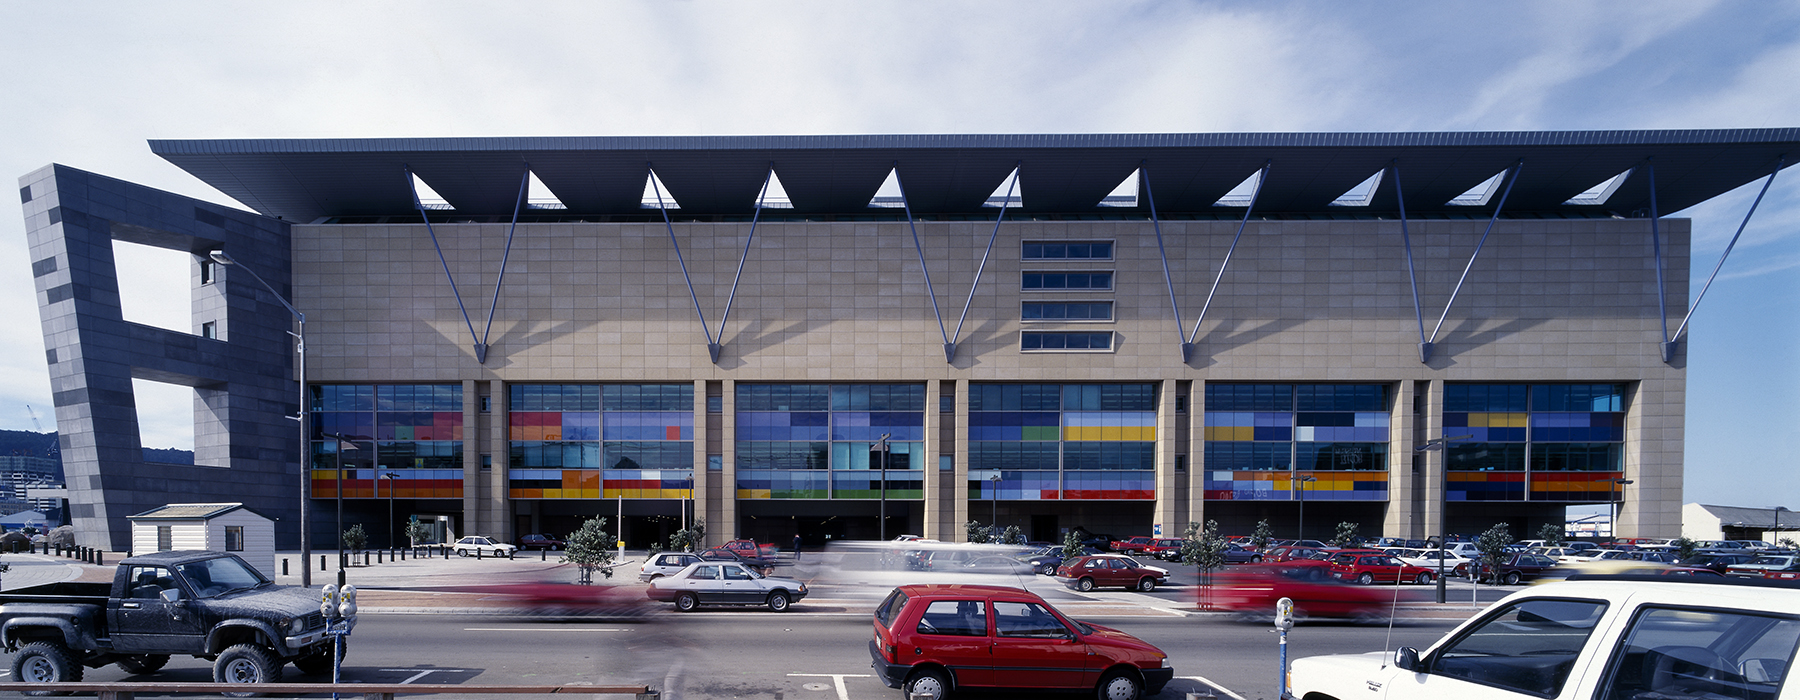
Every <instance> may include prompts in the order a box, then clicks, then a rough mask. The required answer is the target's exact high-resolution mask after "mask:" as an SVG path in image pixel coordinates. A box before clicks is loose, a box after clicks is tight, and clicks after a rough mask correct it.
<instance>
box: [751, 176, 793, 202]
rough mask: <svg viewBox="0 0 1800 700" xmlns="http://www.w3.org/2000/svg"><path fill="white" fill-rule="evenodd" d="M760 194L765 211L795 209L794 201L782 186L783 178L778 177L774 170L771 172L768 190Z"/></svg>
mask: <svg viewBox="0 0 1800 700" xmlns="http://www.w3.org/2000/svg"><path fill="white" fill-rule="evenodd" d="M759 194H760V196H761V197H762V204H761V206H762V208H764V209H793V208H794V201H793V200H791V199H788V194H787V188H785V187H782V186H781V176H779V175H776V174H775V171H774V170H772V169H771V170H770V171H769V184H768V189H767V190H766V191H764V192H761V193H759Z"/></svg>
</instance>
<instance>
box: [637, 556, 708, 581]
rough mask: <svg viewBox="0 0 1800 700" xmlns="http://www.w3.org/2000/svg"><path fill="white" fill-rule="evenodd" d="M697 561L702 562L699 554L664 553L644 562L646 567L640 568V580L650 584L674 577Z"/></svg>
mask: <svg viewBox="0 0 1800 700" xmlns="http://www.w3.org/2000/svg"><path fill="white" fill-rule="evenodd" d="M697 561H700V555H698V554H691V553H688V552H663V553H662V554H658V555H656V556H654V557H650V558H649V559H645V560H644V565H643V566H642V567H639V568H638V580H639V581H645V582H649V581H655V580H656V579H659V578H662V577H664V576H674V575H675V574H678V573H681V570H682V569H685V568H687V567H688V565H689V564H692V563H694V562H697Z"/></svg>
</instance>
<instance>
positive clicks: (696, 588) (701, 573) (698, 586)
mask: <svg viewBox="0 0 1800 700" xmlns="http://www.w3.org/2000/svg"><path fill="white" fill-rule="evenodd" d="M720 566H721V565H719V564H706V565H704V566H696V567H694V570H693V571H691V572H689V573H688V576H687V578H685V579H682V581H681V589H682V590H684V591H687V592H689V593H693V594H694V596H695V597H696V598H698V599H699V600H700V602H702V603H721V602H725V601H723V600H721V599H720V596H721V595H723V594H724V592H725V590H724V587H723V583H724V579H723V575H722V574H720V573H719V569H720Z"/></svg>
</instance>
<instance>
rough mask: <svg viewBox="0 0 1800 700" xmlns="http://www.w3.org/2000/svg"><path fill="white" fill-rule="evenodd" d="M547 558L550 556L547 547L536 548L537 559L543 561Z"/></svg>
mask: <svg viewBox="0 0 1800 700" xmlns="http://www.w3.org/2000/svg"><path fill="white" fill-rule="evenodd" d="M549 558H550V550H548V549H540V550H538V561H545V560H548V559H549Z"/></svg>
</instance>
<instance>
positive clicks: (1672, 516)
mask: <svg viewBox="0 0 1800 700" xmlns="http://www.w3.org/2000/svg"><path fill="white" fill-rule="evenodd" d="M1796 142H1800V131H1796V130H1793V129H1763V130H1734V131H1657V132H1522V133H1466V134H1465V133H1402V134H1168V135H1102V136H1085V135H1048V136H793V137H687V138H673V137H637V138H589V139H581V138H570V139H562V138H494V139H482V138H477V139H372V140H338V139H328V140H226V141H204V140H202V141H155V142H152V144H151V147H152V150H153V151H155V152H156V153H157V154H159V155H161V156H163V157H164V158H166V159H168V160H169V161H170V162H172V163H174V164H175V165H177V166H179V167H181V168H183V169H185V170H187V171H188V172H190V173H192V174H194V175H195V176H196V177H199V178H201V179H202V180H204V181H206V182H207V183H209V184H211V185H212V186H214V187H216V188H218V189H219V190H220V191H222V192H224V193H225V194H227V195H229V196H231V197H233V198H234V199H236V200H237V201H239V202H242V203H243V204H245V205H246V206H249V207H251V208H252V209H254V210H255V211H256V213H250V212H244V211H238V210H233V209H230V208H227V207H221V206H217V205H213V204H208V203H203V202H198V201H196V200H191V199H187V198H183V197H179V196H175V195H171V194H168V193H163V192H158V191H155V190H151V189H148V188H144V187H142V186H138V185H133V184H130V183H124V182H120V181H117V180H112V179H109V178H104V177H102V176H99V175H94V174H91V173H85V172H81V171H77V170H74V169H71V168H66V167H63V166H49V167H46V168H44V169H42V170H40V171H37V172H35V173H32V174H29V175H27V176H25V177H24V178H23V179H22V180H21V198H22V199H23V200H24V202H25V215H26V219H27V222H28V228H29V230H30V231H31V243H32V250H33V261H32V264H33V269H34V271H35V272H37V274H38V277H37V280H38V287H39V301H40V305H41V309H42V313H43V318H44V328H45V338H46V345H47V351H48V352H49V353H50V357H51V360H52V364H51V372H52V381H53V382H54V383H55V388H56V392H57V393H56V397H57V411H58V414H57V418H58V424H59V426H60V427H61V428H62V430H63V431H64V435H65V436H66V437H65V442H66V444H65V446H64V455H65V463H66V465H67V470H68V475H69V480H70V486H71V489H73V490H74V494H73V496H72V503H73V510H74V514H75V517H76V518H77V520H78V522H79V521H80V520H81V519H82V518H89V519H101V520H102V521H105V522H109V523H110V522H112V521H113V520H117V521H118V524H117V525H109V527H110V528H111V529H110V530H107V531H106V532H108V533H109V534H110V536H111V537H113V538H115V539H117V538H118V537H120V536H121V533H123V530H122V528H123V527H124V525H123V517H122V516H123V514H127V513H134V512H139V511H142V510H145V509H146V508H147V507H149V504H148V501H152V500H154V501H157V502H159V503H160V502H168V501H170V500H197V499H202V498H205V499H216V500H231V501H242V502H244V503H246V504H247V505H250V506H252V507H254V508H256V509H257V510H258V511H259V512H263V513H267V514H270V515H272V516H274V517H277V518H279V519H280V520H281V522H278V523H277V537H278V538H279V539H280V540H281V544H282V546H290V545H291V540H292V538H294V537H295V534H296V533H297V532H298V528H297V527H296V526H295V525H293V524H291V523H294V522H296V521H297V519H298V518H297V516H298V503H299V501H300V499H301V495H300V494H301V493H302V482H301V480H300V478H299V477H300V474H299V473H298V470H297V469H296V467H295V463H296V462H297V459H298V457H299V454H300V448H299V446H298V444H297V440H298V435H299V433H298V430H297V429H296V428H295V427H294V423H293V421H291V420H286V419H284V416H291V415H293V414H294V412H295V403H296V397H297V392H298V391H299V388H298V386H297V385H296V383H295V380H296V379H297V377H296V374H295V371H294V362H295V355H294V345H293V342H292V340H291V339H290V337H289V335H288V331H290V330H293V329H294V323H293V321H294V315H292V314H290V313H289V311H288V310H287V309H286V308H284V305H283V304H284V299H282V298H277V297H276V296H275V295H274V294H272V293H271V292H272V291H273V292H274V293H278V294H280V295H282V296H283V297H285V299H290V300H291V301H292V304H293V307H294V308H295V309H297V311H298V312H299V313H302V314H304V315H305V342H306V352H305V358H306V374H305V388H304V395H305V396H306V397H307V406H306V410H307V415H306V417H307V425H308V428H307V430H308V431H309V436H310V439H309V440H308V443H309V447H308V451H307V453H308V455H309V458H308V459H309V465H308V466H309V467H310V468H309V469H308V473H307V474H306V477H307V478H306V479H305V484H306V486H307V487H309V488H310V492H309V493H310V498H311V501H312V504H313V508H314V511H313V512H312V513H311V523H312V526H311V531H312V532H313V539H314V541H315V542H330V541H332V535H331V532H332V529H333V525H334V523H332V522H330V513H331V512H332V508H333V507H334V504H333V501H334V499H335V498H336V497H337V496H338V495H339V488H340V486H341V489H342V496H343V498H344V501H345V510H346V513H347V514H348V516H347V517H348V519H349V521H350V522H361V523H367V524H368V525H367V527H368V529H369V531H370V532H371V534H372V535H374V537H375V538H376V542H375V544H378V545H379V544H381V541H380V540H381V538H382V537H383V534H382V533H385V532H386V531H387V527H386V526H387V525H389V524H390V523H389V521H388V508H389V506H390V500H391V501H392V505H393V507H394V508H395V518H396V519H397V520H404V519H405V518H406V517H408V516H409V515H420V516H421V517H424V516H447V517H448V518H449V519H450V521H451V522H452V529H453V530H454V531H456V532H457V533H459V534H489V535H493V536H496V537H499V538H502V539H508V540H511V539H514V538H516V537H517V536H519V535H523V534H527V533H531V532H549V533H552V534H558V535H560V534H564V533H567V532H569V531H571V530H573V529H574V528H575V527H576V526H577V525H578V524H579V522H580V521H581V520H582V519H585V518H587V517H592V516H596V515H598V516H604V517H607V518H609V520H612V519H615V518H616V517H617V516H618V515H620V514H622V515H623V516H624V518H625V532H624V536H625V538H626V539H627V540H628V541H629V542H630V543H631V544H633V545H634V546H643V545H647V544H649V543H650V542H652V541H656V540H661V539H663V538H665V537H666V535H667V534H668V533H669V532H670V531H672V530H673V529H675V528H677V527H680V526H681V524H682V523H684V522H687V521H688V520H690V519H692V518H695V517H700V518H704V520H705V522H706V523H707V530H708V539H709V540H714V541H721V540H723V539H729V538H731V537H736V536H742V537H754V538H756V539H759V540H762V541H774V542H778V543H786V542H788V541H789V540H791V539H792V537H793V536H794V535H795V534H796V533H798V534H800V535H802V536H803V537H804V538H805V539H807V540H808V541H809V542H813V543H817V542H823V541H826V540H831V539H868V538H875V537H878V536H886V537H892V536H894V535H897V534H902V533H911V534H921V535H923V536H926V537H934V538H938V539H943V540H957V539H961V538H962V537H963V532H964V523H966V522H968V521H970V520H976V521H980V522H982V523H984V524H985V523H988V522H992V521H997V522H998V523H999V524H1000V525H1001V526H1017V527H1019V528H1020V529H1021V531H1022V532H1023V534H1025V536H1027V537H1028V538H1030V539H1038V540H1060V539H1061V536H1062V534H1061V533H1062V532H1064V531H1066V530H1068V529H1070V528H1075V527H1082V528H1085V529H1087V530H1089V531H1093V532H1106V533H1112V534H1115V535H1119V536H1128V535H1135V534H1150V533H1151V532H1152V531H1153V530H1155V531H1160V532H1161V533H1163V534H1165V535H1167V536H1177V535H1179V533H1181V532H1182V530H1183V529H1184V528H1185V527H1186V526H1187V524H1188V523H1190V522H1199V521H1204V520H1217V521H1219V522H1220V524H1221V528H1222V530H1223V531H1225V532H1228V533H1248V532H1249V531H1250V529H1251V528H1253V527H1254V526H1255V524H1256V523H1257V522H1258V521H1260V520H1268V521H1269V522H1270V523H1271V525H1272V526H1273V527H1274V529H1275V531H1276V532H1277V533H1278V534H1279V535H1292V534H1294V533H1295V532H1296V530H1297V528H1300V527H1302V523H1301V522H1300V520H1301V517H1302V512H1304V525H1303V527H1304V533H1303V534H1305V535H1306V536H1309V537H1320V538H1323V537H1329V536H1330V534H1331V532H1332V531H1333V530H1334V529H1335V527H1336V525H1337V523H1339V522H1354V523H1359V524H1360V525H1361V527H1362V532H1363V533H1364V534H1366V535H1374V534H1378V533H1379V534H1387V535H1397V536H1413V537H1424V536H1427V535H1432V534H1436V533H1437V532H1439V531H1440V530H1448V531H1450V532H1460V533H1471V534H1472V533H1474V532H1478V531H1480V530H1482V529H1485V528H1486V527H1488V526H1489V525H1491V524H1493V523H1494V522H1501V521H1505V522H1509V523H1511V524H1512V525H1513V528H1514V532H1515V533H1522V532H1526V531H1535V530H1536V528H1537V527H1538V526H1539V525H1541V524H1542V523H1546V522H1561V520H1562V510H1563V508H1564V507H1566V506H1569V505H1575V504H1605V503H1616V504H1617V507H1618V508H1619V511H1620V513H1621V520H1620V523H1621V524H1620V528H1619V534H1621V535H1641V536H1675V535H1677V534H1679V530H1680V526H1681V518H1680V515H1681V514H1680V505H1681V486H1682V449H1683V423H1684V417H1683V407H1684V402H1685V376H1686V372H1685V367H1686V359H1685V353H1684V351H1683V344H1682V343H1681V342H1680V341H1679V338H1674V337H1672V336H1671V335H1670V334H1671V332H1672V331H1673V330H1674V329H1676V328H1678V327H1679V324H1680V322H1681V320H1682V318H1683V316H1684V315H1685V313H1686V311H1687V309H1688V307H1689V303H1690V299H1691V298H1692V294H1691V292H1690V284H1689V279H1688V274H1687V271H1688V269H1689V248H1688V240H1689V230H1688V221H1687V220H1685V219H1681V218H1671V217H1667V216H1666V215H1667V214H1669V213H1671V212H1679V211H1680V210H1682V209H1685V208H1687V207H1690V206H1692V205H1694V204H1696V203H1699V202H1701V201H1704V200H1706V199H1709V198H1711V197H1714V196H1717V195H1719V194H1721V193H1724V192H1726V191H1729V190H1731V189H1733V188H1736V187H1738V186H1740V185H1743V184H1745V183H1747V182H1751V181H1754V180H1756V179H1758V178H1761V177H1766V176H1770V175H1771V174H1772V173H1773V171H1774V170H1775V169H1776V167H1777V165H1776V164H1777V162H1778V158H1779V156H1780V155H1781V154H1782V153H1783V152H1784V151H1786V150H1789V149H1790V147H1791V146H1793V145H1794V144H1795V143H1796ZM1653 183H1654V187H1653ZM114 239H117V240H131V241H136V242H145V243H149V244H152V245H159V246H163V247H169V248H176V249H180V250H185V251H188V252H191V253H193V254H194V264H193V268H192V276H193V281H194V301H193V309H194V333H193V334H191V335H189V334H180V333H173V332H168V331H161V330H159V329H148V328H145V327H141V326H135V325H133V324H128V323H124V322H123V321H121V320H119V318H118V313H117V287H116V284H113V283H111V275H112V274H113V269H112V261H111V255H110V248H109V241H110V240H114ZM213 251H223V252H224V254H225V259H227V260H230V261H231V262H232V263H234V264H218V263H216V262H214V257H215V256H212V255H211V254H212V252H213ZM247 273H254V275H255V276H256V277H260V278H261V279H262V280H263V281H265V282H266V283H267V285H268V286H266V287H265V286H264V285H263V284H262V283H260V282H259V281H257V279H255V278H253V276H252V275H251V274H247ZM131 377H137V378H146V379H156V380H158V381H168V382H173V383H178V384H186V385H190V386H194V387H195V389H196V400H195V415H196V421H197V428H196V443H197V444H196V465H195V466H192V467H186V466H180V465H148V464H143V463H142V461H141V457H136V458H135V459H136V461H133V460H134V457H133V455H134V454H135V453H134V452H133V449H134V448H135V446H136V439H137V438H136V432H135V425H134V424H133V422H134V421H135V418H134V417H133V414H132V409H131V396H130V382H129V379H130V378H131ZM352 448H353V449H352ZM340 460H341V464H342V467H343V469H344V472H343V474H344V476H343V478H342V479H341V480H340V478H339V471H338V469H339V464H340ZM884 464H885V467H886V468H885V469H883V466H884ZM158 489H161V490H162V492H163V493H158V491H157V490H158ZM168 493H179V494H182V495H181V496H180V498H175V497H173V496H169V495H166V494H168ZM259 499H260V500H259ZM1446 506H1448V507H1446ZM883 513H885V515H886V518H885V520H884V519H883V518H882V517H881V516H882V514H883ZM1446 517H1447V520H1446ZM90 532H92V530H90ZM96 544H99V543H96Z"/></svg>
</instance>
